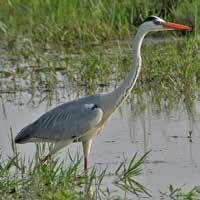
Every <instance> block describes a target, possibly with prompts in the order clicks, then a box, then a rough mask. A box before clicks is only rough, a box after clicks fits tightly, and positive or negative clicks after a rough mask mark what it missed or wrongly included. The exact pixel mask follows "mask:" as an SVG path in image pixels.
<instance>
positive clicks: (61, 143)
mask: <svg viewBox="0 0 200 200" xmlns="http://www.w3.org/2000/svg"><path fill="white" fill-rule="evenodd" d="M72 141H73V140H67V141H59V142H56V143H55V145H54V147H53V149H52V151H51V152H49V153H48V154H47V155H46V156H44V158H42V160H41V162H42V163H45V162H46V161H48V160H49V159H50V158H51V156H52V155H54V154H55V153H57V152H58V151H60V150H61V149H62V148H63V147H65V146H67V145H68V144H70V143H71V142H72Z"/></svg>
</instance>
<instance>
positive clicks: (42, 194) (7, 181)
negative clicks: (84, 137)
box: [0, 129, 149, 199]
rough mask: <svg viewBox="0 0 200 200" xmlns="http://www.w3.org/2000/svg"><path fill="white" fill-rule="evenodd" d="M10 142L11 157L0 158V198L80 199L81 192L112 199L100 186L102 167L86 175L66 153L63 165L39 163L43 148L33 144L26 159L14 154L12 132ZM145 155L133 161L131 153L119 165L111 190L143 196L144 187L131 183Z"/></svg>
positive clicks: (77, 160)
mask: <svg viewBox="0 0 200 200" xmlns="http://www.w3.org/2000/svg"><path fill="white" fill-rule="evenodd" d="M10 141H11V147H12V150H13V153H12V155H10V156H8V157H7V158H6V159H5V158H4V159H3V157H2V154H1V157H0V159H1V160H0V169H1V170H0V196H1V199H4V198H9V199H84V196H85V192H86V193H90V198H91V199H109V196H110V197H111V196H112V197H113V198H114V196H115V194H113V193H112V189H111V187H109V188H105V186H104V179H105V178H106V177H107V169H106V168H105V169H101V170H100V171H99V170H98V169H97V167H96V166H94V167H92V168H91V169H90V171H89V173H88V175H87V176H86V175H85V173H84V171H83V167H82V166H81V162H82V159H81V157H80V156H79V155H77V156H75V157H72V156H71V155H70V153H68V159H69V161H70V162H68V164H67V165H66V163H65V162H64V161H59V159H58V158H54V159H50V160H49V161H48V162H47V163H46V164H41V158H42V155H44V152H45V149H46V146H44V145H37V146H36V152H35V156H34V157H33V159H31V160H30V159H29V160H27V158H25V157H22V156H21V155H20V154H19V152H18V151H17V148H16V145H15V144H14V142H13V137H12V129H11V137H10ZM49 148H51V146H50V147H49ZM147 154H148V153H146V154H144V155H143V156H142V157H141V158H139V159H138V158H137V159H136V157H137V156H136V154H135V155H134V157H133V158H132V160H131V161H130V162H129V163H128V165H127V161H124V162H123V163H122V164H120V165H119V167H118V168H117V170H116V171H115V173H114V174H115V175H113V177H112V179H113V183H114V184H113V187H114V185H116V186H118V187H119V188H121V189H123V190H125V191H127V192H129V193H130V194H132V195H138V194H139V193H140V194H142V193H144V195H147V194H148V193H147V192H146V189H145V187H144V186H143V185H142V184H140V183H139V182H137V181H136V180H135V179H137V176H139V175H140V174H141V173H142V164H143V161H144V159H145V158H146V156H147ZM85 186H87V187H86V188H87V190H86V191H85V190H84V188H85ZM148 195H149V194H148Z"/></svg>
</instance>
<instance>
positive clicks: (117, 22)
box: [0, 0, 199, 48]
mask: <svg viewBox="0 0 200 200" xmlns="http://www.w3.org/2000/svg"><path fill="white" fill-rule="evenodd" d="M198 2H199V1H198V0H191V1H189V2H188V1H186V0H184V1H174V0H167V1H162V2H160V1H159V0H154V1H152V0H148V1H144V0H142V1H131V0H125V1H106V0H95V1H90V0H84V1H79V0H74V1H69V0H48V1H41V0H30V1H28V2H26V1H23V0H9V1H6V0H2V1H1V2H0V30H1V33H2V34H1V35H2V36H5V37H6V38H7V41H8V42H9V43H10V44H12V43H13V42H14V41H16V40H17V39H18V38H20V37H21V36H22V35H23V37H26V38H29V39H30V38H31V39H33V41H34V43H35V42H39V43H42V44H43V45H44V46H45V44H46V43H47V42H48V43H51V44H62V45H64V46H65V47H67V48H68V47H72V46H73V47H75V46H78V47H79V48H82V47H84V46H91V45H93V44H98V43H101V42H102V41H106V40H113V39H125V38H127V37H129V36H131V35H132V32H133V31H135V29H136V28H135V27H137V26H138V25H139V24H140V23H141V22H142V21H143V20H144V19H145V18H146V17H147V16H149V15H152V14H154V15H158V16H160V17H164V18H166V19H176V20H178V21H180V20H182V21H183V22H188V23H189V24H190V25H194V23H195V14H194V13H195V12H193V11H194V10H195V9H194V8H195V6H196V7H197V5H198ZM185 10H187V15H186V14H185V16H187V17H183V14H182V13H185Z"/></svg>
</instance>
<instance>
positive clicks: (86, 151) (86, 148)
mask: <svg viewBox="0 0 200 200" xmlns="http://www.w3.org/2000/svg"><path fill="white" fill-rule="evenodd" d="M82 144H83V153H84V170H85V173H87V170H88V157H89V154H90V149H91V144H92V140H91V139H90V140H86V141H83V142H82Z"/></svg>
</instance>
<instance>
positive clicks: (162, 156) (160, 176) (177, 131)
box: [0, 93, 200, 199]
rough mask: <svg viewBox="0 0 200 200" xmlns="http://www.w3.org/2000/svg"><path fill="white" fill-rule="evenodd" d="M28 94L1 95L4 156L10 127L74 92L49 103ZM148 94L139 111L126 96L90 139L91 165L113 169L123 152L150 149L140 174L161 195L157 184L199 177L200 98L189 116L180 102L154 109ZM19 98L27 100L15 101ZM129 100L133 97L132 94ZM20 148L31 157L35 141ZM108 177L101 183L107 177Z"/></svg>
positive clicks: (193, 180)
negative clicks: (162, 109)
mask: <svg viewBox="0 0 200 200" xmlns="http://www.w3.org/2000/svg"><path fill="white" fill-rule="evenodd" d="M30 98H31V95H28V94H25V93H23V95H21V97H18V98H16V97H14V99H18V100H14V101H13V100H11V99H13V97H12V98H9V95H7V94H2V95H1V97H0V113H1V114H0V127H1V129H0V138H1V140H0V148H1V149H2V150H3V155H4V156H5V157H6V156H7V155H9V154H10V153H11V145H8V144H9V133H10V129H12V131H13V135H14V136H15V135H16V134H17V132H18V131H19V130H20V129H21V128H23V127H24V126H25V125H27V124H28V123H31V122H32V121H34V120H35V119H37V118H38V117H39V116H40V115H41V114H43V113H44V112H46V111H47V110H49V109H50V108H51V107H55V106H56V105H57V104H60V103H64V102H66V101H68V100H71V99H73V98H75V95H74V96H69V97H66V95H63V98H61V99H59V101H57V100H52V101H51V106H49V101H46V100H44V101H43V102H42V103H39V104H38V105H37V106H34V105H33V104H30V101H29V100H30ZM149 98H150V97H149V96H148V95H145V96H144V98H143V99H144V100H145V104H146V105H147V106H146V107H145V109H144V110H143V111H141V112H137V114H136V112H135V111H134V108H133V107H134V104H132V103H128V102H125V103H124V104H123V105H122V107H121V108H120V109H119V110H118V111H116V112H115V113H114V114H113V115H112V117H111V119H110V120H109V121H108V123H107V124H106V126H105V128H104V129H103V131H102V133H101V134H100V135H98V136H97V137H96V138H95V139H94V141H93V144H92V150H91V155H90V166H93V165H94V164H96V165H97V166H99V167H100V168H105V167H108V169H109V171H110V172H111V173H112V172H114V170H115V169H116V166H117V165H118V164H120V163H121V162H122V161H124V158H129V159H130V158H131V157H132V156H133V155H134V154H135V152H138V155H142V154H143V153H145V152H147V151H149V150H151V153H150V155H149V156H148V159H147V160H146V162H145V164H144V170H143V172H144V173H143V174H142V175H141V176H140V177H139V180H140V182H141V183H143V184H144V186H146V187H147V188H148V189H149V191H150V193H151V194H152V195H153V198H152V199H160V198H159V190H161V191H166V190H167V187H168V186H169V184H173V185H174V186H177V187H181V186H183V185H185V186H184V189H185V190H188V189H190V188H191V187H192V186H196V185H198V184H199V183H200V181H199V180H200V155H199V147H200V134H199V128H200V125H199V120H200V103H199V101H196V102H195V108H194V110H195V112H194V113H193V116H191V115H188V114H187V112H186V111H185V109H184V106H183V105H179V106H178V107H177V108H176V109H174V110H172V111H171V112H169V113H167V112H156V110H157V108H156V105H153V104H152V103H150V101H149ZM19 99H20V101H22V102H26V103H25V104H24V105H20V106H19ZM130 102H134V96H133V97H132V98H131V99H130ZM190 133H192V134H191V135H190ZM190 136H191V137H190ZM81 148H82V147H81V145H80V144H78V145H77V144H72V145H70V146H69V150H70V152H71V153H74V154H76V153H77V151H78V152H81V154H82V151H81V150H82V149H81ZM18 150H19V151H20V152H21V153H22V154H24V155H25V156H26V157H32V156H33V154H34V151H35V146H34V145H33V144H25V145H18ZM66 156H67V154H66V148H65V149H64V150H63V151H62V152H61V154H59V157H60V159H65V158H66ZM109 179H110V178H108V181H107V183H105V184H108V183H109V181H110V180H109Z"/></svg>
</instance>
